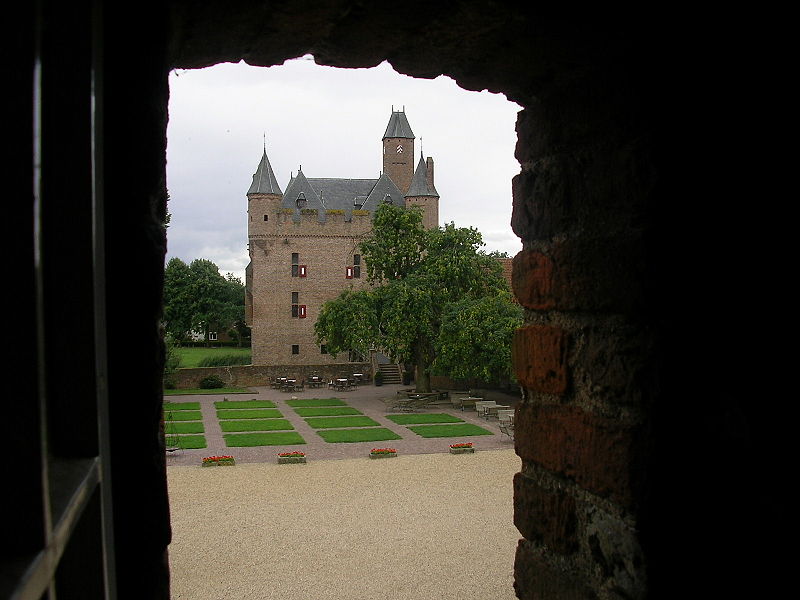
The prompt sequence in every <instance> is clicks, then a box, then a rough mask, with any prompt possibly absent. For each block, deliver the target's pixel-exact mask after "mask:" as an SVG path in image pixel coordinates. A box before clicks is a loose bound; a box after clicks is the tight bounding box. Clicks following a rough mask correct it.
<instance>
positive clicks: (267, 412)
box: [217, 408, 283, 419]
mask: <svg viewBox="0 0 800 600" xmlns="http://www.w3.org/2000/svg"><path fill="white" fill-rule="evenodd" d="M282 416H283V414H282V413H281V411H279V410H278V409H276V408H262V409H259V408H256V409H245V410H242V409H223V410H218V411H217V419H279V418H280V417H282Z"/></svg>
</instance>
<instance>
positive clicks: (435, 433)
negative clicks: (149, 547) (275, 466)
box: [164, 398, 495, 449]
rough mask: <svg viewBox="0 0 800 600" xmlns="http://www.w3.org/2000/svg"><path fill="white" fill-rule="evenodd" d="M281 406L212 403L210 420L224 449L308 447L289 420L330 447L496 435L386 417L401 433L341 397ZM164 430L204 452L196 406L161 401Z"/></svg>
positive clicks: (438, 416)
mask: <svg viewBox="0 0 800 600" xmlns="http://www.w3.org/2000/svg"><path fill="white" fill-rule="evenodd" d="M285 404H286V406H287V408H286V409H279V408H278V406H277V405H276V403H275V402H273V401H271V400H257V399H250V400H228V399H225V400H220V401H215V402H214V403H213V407H214V412H215V415H214V416H215V418H216V421H217V423H218V424H219V427H220V429H221V430H222V433H223V439H224V441H225V445H226V447H228V448H241V447H253V446H294V445H300V444H306V443H307V442H306V439H304V437H303V436H302V435H301V434H300V433H299V432H297V431H296V427H295V425H294V424H293V423H292V421H293V420H295V421H296V422H298V421H297V420H302V422H304V423H305V424H306V425H308V427H309V428H311V429H312V430H313V431H314V433H315V434H316V435H317V436H319V438H321V439H322V440H324V441H325V442H327V443H331V444H347V443H359V442H389V441H394V440H400V439H409V438H411V439H413V438H414V437H415V436H418V437H419V438H454V437H464V436H483V435H495V434H494V433H493V432H491V431H489V430H488V429H486V428H484V427H481V426H479V425H476V424H474V423H467V422H466V421H465V420H464V419H462V418H460V417H458V416H455V415H452V414H447V413H413V414H408V413H404V414H387V415H385V418H386V419H387V420H388V421H390V422H391V423H393V424H395V425H398V426H401V427H402V430H401V431H402V432H403V434H402V435H401V434H398V433H397V432H396V431H393V430H392V429H390V428H389V427H387V426H384V425H381V423H379V422H378V421H377V420H376V419H375V418H373V417H370V416H367V415H365V414H363V412H362V411H360V410H358V409H357V408H354V407H352V406H350V405H348V403H347V402H345V401H344V400H342V399H340V398H307V399H294V398H293V399H290V400H286V401H285ZM284 413H285V414H284ZM164 431H165V434H166V445H167V447H168V448H173V449H176V448H177V449H201V448H206V447H207V443H206V438H205V435H204V434H205V433H206V430H205V424H204V422H203V414H202V411H201V407H200V402H164ZM406 432H407V433H406Z"/></svg>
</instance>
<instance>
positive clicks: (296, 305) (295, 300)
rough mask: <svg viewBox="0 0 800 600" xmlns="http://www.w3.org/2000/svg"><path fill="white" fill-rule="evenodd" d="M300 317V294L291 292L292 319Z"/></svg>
mask: <svg viewBox="0 0 800 600" xmlns="http://www.w3.org/2000/svg"><path fill="white" fill-rule="evenodd" d="M299 316H300V293H299V292H292V318H293V319H296V318H298V317H299Z"/></svg>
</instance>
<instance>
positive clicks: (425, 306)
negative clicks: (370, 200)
mask: <svg viewBox="0 0 800 600" xmlns="http://www.w3.org/2000/svg"><path fill="white" fill-rule="evenodd" d="M482 245H483V241H482V239H481V235H480V233H479V232H478V231H477V230H476V229H474V228H457V227H455V225H454V224H452V223H450V224H447V225H445V226H444V227H440V228H437V229H431V230H425V229H423V227H422V214H421V213H420V212H419V211H418V210H415V209H411V210H405V209H402V208H399V207H396V206H393V205H389V204H387V205H383V206H381V207H380V208H379V209H378V211H376V214H375V218H374V220H373V231H372V235H371V237H370V238H369V239H368V240H366V241H364V242H363V243H362V244H361V245H360V248H361V253H362V255H363V257H364V260H365V262H366V266H367V276H368V279H369V281H370V283H372V284H373V287H372V288H370V289H366V290H358V291H353V290H349V291H346V292H344V293H343V294H342V295H340V296H339V297H338V298H337V299H335V300H332V301H330V302H327V303H325V305H324V306H323V307H322V310H321V311H320V316H319V318H318V320H317V322H316V324H315V331H316V334H317V340H318V342H319V343H325V344H326V345H327V347H328V351H329V352H331V353H332V354H334V355H336V354H338V353H340V352H346V351H348V350H357V351H359V352H362V353H366V351H367V350H369V349H370V348H379V349H381V350H382V351H384V352H387V353H388V354H389V355H390V356H392V357H393V358H395V359H396V360H399V361H401V362H404V363H407V364H411V365H413V366H414V368H415V372H416V384H417V390H418V391H430V375H431V373H432V372H433V370H434V368H435V365H436V361H437V358H438V356H439V355H440V353H441V351H442V348H443V346H442V344H441V343H440V341H439V338H440V335H441V327H442V323H443V322H444V318H445V315H446V313H447V311H448V307H449V306H451V305H452V304H454V303H459V302H462V301H466V300H478V299H481V298H491V297H502V298H505V299H508V298H509V294H508V286H507V285H506V282H505V280H504V279H503V278H502V276H501V268H500V265H499V263H498V262H497V261H496V260H495V259H493V258H491V257H489V256H487V255H486V254H483V253H482V252H480V251H479V248H480V247H481V246H482ZM498 351H499V349H498ZM473 361H474V359H473Z"/></svg>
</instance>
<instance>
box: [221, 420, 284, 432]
mask: <svg viewBox="0 0 800 600" xmlns="http://www.w3.org/2000/svg"><path fill="white" fill-rule="evenodd" d="M219 426H220V428H221V429H222V431H226V432H229V431H276V430H281V429H294V427H293V426H292V424H291V423H290V422H289V420H288V419H246V420H244V421H220V422H219Z"/></svg>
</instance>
